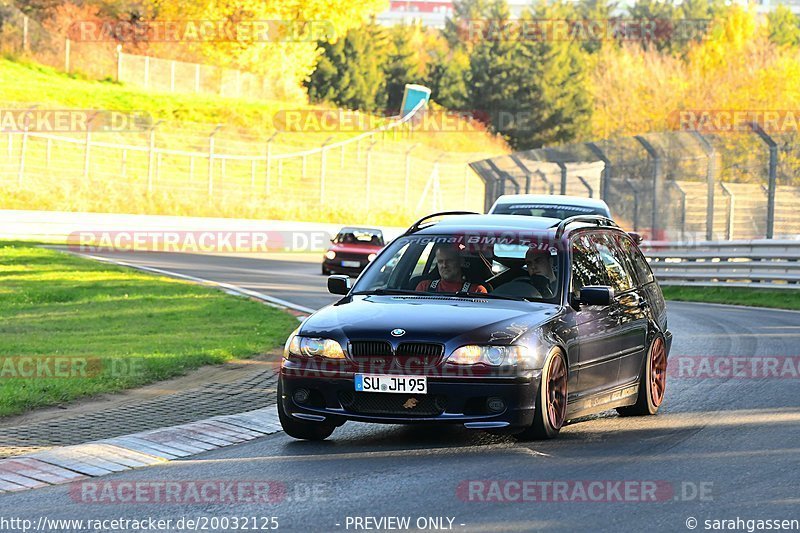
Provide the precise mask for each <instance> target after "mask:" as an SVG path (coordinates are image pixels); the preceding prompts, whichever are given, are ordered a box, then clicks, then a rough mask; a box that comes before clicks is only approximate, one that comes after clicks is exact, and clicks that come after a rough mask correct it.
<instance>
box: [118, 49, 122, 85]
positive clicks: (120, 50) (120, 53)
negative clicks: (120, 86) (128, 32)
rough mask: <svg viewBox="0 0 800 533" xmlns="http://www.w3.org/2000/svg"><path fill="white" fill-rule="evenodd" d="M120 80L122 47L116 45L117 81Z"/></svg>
mask: <svg viewBox="0 0 800 533" xmlns="http://www.w3.org/2000/svg"><path fill="white" fill-rule="evenodd" d="M121 79H122V45H121V44H118V45H117V81H120V80H121Z"/></svg>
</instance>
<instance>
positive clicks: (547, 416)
mask: <svg viewBox="0 0 800 533" xmlns="http://www.w3.org/2000/svg"><path fill="white" fill-rule="evenodd" d="M568 379H569V372H568V371H567V363H566V360H565V359H564V354H563V353H562V352H561V350H553V351H552V352H551V353H550V355H549V357H548V358H547V360H546V361H545V364H544V367H543V370H542V378H541V382H540V385H539V392H538V394H537V395H536V410H535V412H534V415H533V424H531V426H530V427H529V428H526V429H525V430H524V431H523V432H522V433H518V434H517V435H515V436H516V438H517V439H519V440H546V439H553V438H555V437H556V436H558V433H559V431H561V426H563V425H564V422H566V419H567V381H568Z"/></svg>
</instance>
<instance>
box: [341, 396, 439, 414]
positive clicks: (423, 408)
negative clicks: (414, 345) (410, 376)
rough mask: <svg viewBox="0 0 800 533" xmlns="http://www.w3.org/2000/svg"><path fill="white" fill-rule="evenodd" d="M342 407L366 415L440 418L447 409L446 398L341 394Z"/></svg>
mask: <svg viewBox="0 0 800 533" xmlns="http://www.w3.org/2000/svg"><path fill="white" fill-rule="evenodd" d="M339 401H340V402H341V404H342V407H344V408H345V409H347V410H348V411H351V412H353V413H358V414H364V415H399V416H410V417H413V416H438V415H440V414H442V413H443V412H444V410H445V409H446V408H447V398H446V397H444V396H432V395H425V394H420V395H412V394H384V393H380V392H353V391H341V392H339Z"/></svg>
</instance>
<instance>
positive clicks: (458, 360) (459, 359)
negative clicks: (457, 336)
mask: <svg viewBox="0 0 800 533" xmlns="http://www.w3.org/2000/svg"><path fill="white" fill-rule="evenodd" d="M528 354H529V350H528V348H527V346H475V345H470V346H462V347H461V348H458V349H457V350H456V351H454V352H453V353H452V355H451V356H450V357H449V358H448V359H447V362H448V363H453V364H456V365H477V364H484V365H489V366H500V365H521V364H522V363H524V362H525V361H526V360H527V359H528Z"/></svg>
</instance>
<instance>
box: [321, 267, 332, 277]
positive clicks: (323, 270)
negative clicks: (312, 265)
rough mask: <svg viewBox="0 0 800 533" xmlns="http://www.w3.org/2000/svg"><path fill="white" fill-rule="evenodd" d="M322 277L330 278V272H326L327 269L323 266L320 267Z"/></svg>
mask: <svg viewBox="0 0 800 533" xmlns="http://www.w3.org/2000/svg"><path fill="white" fill-rule="evenodd" d="M322 275H323V276H330V275H331V271H330V270H328V269H327V268H325V265H322Z"/></svg>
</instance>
